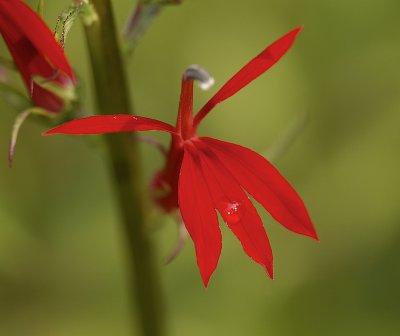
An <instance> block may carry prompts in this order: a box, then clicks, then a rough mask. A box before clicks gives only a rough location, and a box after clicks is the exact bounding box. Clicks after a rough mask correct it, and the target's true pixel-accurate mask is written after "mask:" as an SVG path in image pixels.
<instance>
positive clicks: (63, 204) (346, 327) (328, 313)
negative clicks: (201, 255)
mask: <svg viewBox="0 0 400 336" xmlns="http://www.w3.org/2000/svg"><path fill="white" fill-rule="evenodd" d="M30 3H33V2H30ZM67 4H68V1H64V0H63V1H47V5H46V12H45V15H46V20H47V22H48V23H49V24H50V26H54V25H55V21H56V17H57V14H58V13H59V12H60V11H61V10H62V9H63V8H64V7H65V6H66V5H67ZM114 7H115V10H116V14H117V19H118V22H119V26H120V28H121V29H122V27H123V23H124V20H125V18H126V16H127V13H128V12H129V11H130V10H131V8H132V7H133V1H128V0H119V1H114ZM399 11H400V3H399V2H398V1H397V0H382V1H361V0H348V1H340V0H339V1H329V0H322V1H320V0H305V1H300V2H297V1H292V0H279V1H278V0H268V1H265V0H251V1H247V2H244V1H236V2H235V1H223V0H202V1H198V0H197V1H196V0H187V1H185V2H184V3H183V4H182V5H181V6H179V7H169V8H167V9H166V10H165V11H164V12H163V13H162V15H160V17H159V18H158V19H157V20H156V21H155V23H154V25H153V26H152V27H151V29H150V31H149V32H148V33H147V34H146V36H145V37H144V38H143V40H142V41H141V43H140V46H139V47H138V49H137V52H136V54H135V57H134V58H133V59H132V60H131V61H130V63H129V67H128V71H129V76H130V79H131V84H132V85H131V87H132V92H133V99H134V101H135V105H136V110H137V112H138V114H140V115H144V116H149V117H156V118H159V119H161V120H165V121H170V122H173V120H174V118H175V116H176V110H177V104H178V98H179V89H180V76H181V74H182V71H183V70H184V69H185V67H186V66H187V65H189V64H192V63H197V64H201V65H203V66H205V67H206V68H208V69H209V70H210V72H211V73H212V74H213V75H214V76H215V78H216V80H217V85H216V86H215V88H213V89H212V92H215V91H216V89H217V88H218V87H219V85H221V84H222V83H223V82H224V81H225V80H226V79H228V78H229V77H230V75H232V74H233V73H234V72H235V71H236V70H238V69H239V67H240V66H242V65H243V64H244V63H245V62H246V61H248V60H249V59H250V58H251V57H253V56H254V55H256V54H257V53H258V52H259V51H261V50H262V49H263V48H264V47H265V46H266V45H268V44H269V43H270V42H272V41H273V40H275V39H276V38H278V37H279V36H281V35H283V34H284V33H285V32H287V31H289V30H290V29H292V28H293V27H295V26H297V25H299V24H304V25H305V29H304V31H303V32H302V34H301V36H300V37H299V39H298V41H297V42H296V44H295V46H294V47H293V49H292V50H291V51H290V53H289V54H288V55H287V56H285V57H284V58H283V60H282V61H281V62H280V63H279V64H278V65H277V66H276V67H274V68H273V69H272V70H270V71H269V72H268V73H267V74H266V75H264V76H263V77H261V78H260V79H258V80H257V81H256V82H255V83H253V84H251V86H249V87H247V88H246V89H245V90H243V91H242V92H241V93H240V94H238V95H236V96H235V97H233V98H232V99H230V100H229V101H228V102H225V103H223V104H222V105H221V106H219V107H218V108H217V109H216V110H215V111H213V112H212V114H211V115H210V116H209V117H208V118H207V120H206V122H205V123H204V124H203V126H202V129H201V133H202V134H208V135H211V136H213V135H214V136H216V135H217V136H218V137H219V138H221V139H223V140H228V141H233V142H235V143H241V144H243V145H246V146H248V147H251V148H254V149H256V150H257V151H260V152H262V151H264V150H266V149H268V148H269V146H271V144H273V142H274V141H275V140H276V139H277V138H278V137H279V136H280V135H281V134H282V132H284V130H285V129H286V127H287V126H288V125H289V124H290V123H291V122H293V120H294V119H296V117H297V116H299V115H300V114H301V113H304V112H307V113H308V114H309V122H308V124H307V126H306V128H305V130H304V132H303V133H302V134H301V136H300V137H299V138H298V141H297V142H296V143H295V144H294V145H293V146H292V147H291V148H290V150H289V151H287V152H286V153H285V155H284V156H283V157H282V158H281V159H280V160H279V162H278V164H277V165H278V168H279V169H280V170H281V172H282V173H283V174H284V175H285V176H286V177H287V178H288V179H289V181H291V182H292V184H293V185H294V186H295V187H296V189H297V190H298V191H299V193H300V194H301V195H302V196H303V198H304V200H305V202H306V204H307V205H308V208H309V210H310V212H311V215H312V218H313V220H314V223H315V225H316V227H317V231H318V233H319V236H320V240H321V242H320V243H319V244H317V243H315V242H313V241H311V240H309V239H306V238H300V237H297V236H295V235H293V234H291V233H288V232H286V231H285V230H284V229H282V228H280V227H279V226H278V225H277V224H276V223H274V222H273V221H272V220H271V219H270V218H269V217H268V216H267V215H266V213H265V212H264V211H261V214H262V216H263V219H264V223H265V226H266V228H267V231H268V233H269V234H270V238H271V242H272V245H273V248H274V251H275V273H276V279H275V280H274V281H273V282H272V281H270V280H269V279H268V278H267V276H266V275H265V274H263V271H262V270H261V268H260V267H258V266H256V264H254V263H253V262H251V261H249V260H248V258H247V257H246V256H245V255H244V253H242V251H241V247H240V244H239V243H238V242H237V241H236V239H234V237H233V235H232V234H230V232H228V230H226V229H224V230H223V231H224V232H223V234H224V248H223V253H222V257H221V260H220V265H219V268H218V269H217V271H216V273H215V275H214V276H213V279H212V281H211V284H210V287H209V288H208V289H207V290H204V288H203V285H202V283H201V280H200V276H199V274H198V270H197V266H196V263H195V256H194V249H193V248H192V246H191V245H192V244H191V242H189V243H188V244H187V246H186V248H185V249H184V251H183V253H182V255H180V256H179V258H178V259H177V260H176V261H175V262H174V263H172V264H171V265H169V266H166V267H163V266H162V262H163V257H164V256H165V255H166V254H167V252H168V251H169V248H170V246H172V245H173V243H174V239H175V234H176V227H175V225H174V223H173V221H172V220H171V219H169V218H168V217H165V216H163V215H161V214H159V213H157V212H154V211H153V212H154V213H152V224H153V225H152V229H153V230H154V238H155V240H156V247H157V249H158V254H159V261H160V267H162V270H161V274H162V281H163V287H164V291H165V295H166V305H167V308H168V317H169V319H170V329H171V335H176V336H183V335H191V336H197V335H204V334H207V335H221V334H229V335H244V334H247V335H275V336H286V335H287V336H289V335H294V334H296V335H308V336H310V335H328V336H329V335H376V334H385V335H386V336H390V335H397V333H398V330H399V328H400V322H399V320H398V316H399V314H400V303H399V302H400V290H399V288H398V284H399V283H400V267H399V262H398V256H399V253H400V226H399V221H400V210H399V200H400V189H399V185H400V178H399V173H398V172H399V168H400V159H399V144H400V132H399V125H400V113H399V108H400V67H399V66H398V62H399V61H398V60H399V59H400V43H399V36H400V24H399V20H398V13H399ZM0 50H1V53H2V55H4V54H5V47H4V43H1V46H0ZM67 53H68V55H69V57H70V59H71V62H72V64H73V65H74V67H75V68H76V70H77V71H78V73H79V74H80V76H81V78H84V81H83V83H82V85H83V90H84V91H85V94H86V101H85V107H86V109H87V111H88V112H90V111H91V110H92V107H93V102H92V95H91V89H90V81H89V80H88V78H90V74H89V69H88V63H87V62H88V60H87V54H86V50H85V43H84V39H83V36H82V31H81V27H80V26H79V24H77V25H76V26H74V27H73V29H72V32H71V34H70V37H69V39H68V40H67ZM212 92H205V93H204V92H199V90H198V91H197V92H196V93H195V94H196V105H197V106H198V107H200V106H201V104H202V103H204V102H205V101H206V100H207V98H208V97H210V96H211V94H212ZM0 108H1V118H2V122H1V125H0V155H1V157H2V158H3V159H2V160H1V163H0V334H1V335H10V336H14V335H15V336H17V335H18V336H19V335H30V336H54V335H57V336H64V335H98V336H102V335H104V336H105V335H129V334H130V328H131V321H132V320H133V323H134V324H135V316H134V315H135V314H132V313H131V312H130V310H129V303H128V295H127V288H128V286H127V283H126V278H125V275H126V273H125V270H124V265H125V260H124V256H125V254H124V252H125V251H124V249H123V248H121V243H122V242H123V239H122V238H121V232H120V231H119V227H118V224H117V220H118V218H117V210H116V207H115V203H114V200H113V195H112V189H111V185H110V182H109V179H108V175H107V172H106V167H105V160H104V152H103V150H102V148H101V146H99V145H98V144H96V143H93V144H89V145H87V144H86V143H85V142H83V141H81V139H78V138H73V137H66V136H64V137H63V136H58V137H52V138H43V137H41V136H40V134H41V132H42V131H44V129H45V127H44V126H43V125H40V124H36V123H34V122H28V123H26V124H25V125H24V126H23V130H22V132H21V136H20V139H19V144H18V148H17V154H16V159H15V164H14V168H13V169H11V170H10V169H9V168H8V166H7V146H8V140H9V134H10V131H11V127H12V122H13V119H14V117H15V111H13V110H12V109H10V108H9V107H8V106H6V105H5V103H4V101H0ZM110 112H115V113H118V111H110ZM155 136H156V137H158V138H159V139H161V140H162V141H165V142H167V141H168V140H169V139H168V138H167V137H166V136H162V135H161V136H159V135H155ZM1 153H2V154H1ZM142 154H143V157H144V160H145V171H146V177H147V179H150V177H151V175H152V174H153V172H154V171H155V170H156V169H157V168H158V167H159V165H160V164H161V162H162V160H161V158H160V156H159V154H158V153H157V152H156V151H155V150H154V149H152V148H150V147H148V146H147V145H143V146H142ZM146 183H148V181H146ZM149 211H150V210H149Z"/></svg>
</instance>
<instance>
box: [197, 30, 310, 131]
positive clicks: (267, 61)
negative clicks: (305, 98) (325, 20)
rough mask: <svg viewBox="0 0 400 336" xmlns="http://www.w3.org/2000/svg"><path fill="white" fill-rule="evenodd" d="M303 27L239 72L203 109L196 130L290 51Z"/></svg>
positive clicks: (282, 39) (269, 47) (279, 41)
mask: <svg viewBox="0 0 400 336" xmlns="http://www.w3.org/2000/svg"><path fill="white" fill-rule="evenodd" d="M302 29H303V27H298V28H296V29H293V30H292V31H290V32H289V33H287V34H286V35H285V36H283V37H281V38H280V39H278V40H277V41H275V42H274V43H272V44H271V45H270V46H268V47H267V48H266V49H265V50H264V51H263V52H261V53H260V54H259V55H257V56H256V57H255V58H253V59H252V60H251V61H250V62H249V63H247V64H246V65H245V66H244V67H243V68H242V69H240V70H239V72H237V73H236V74H235V75H234V76H233V77H232V78H231V79H230V80H228V81H227V82H226V83H225V84H224V85H223V86H222V88H221V89H219V91H218V92H217V93H216V94H215V95H214V96H213V97H212V98H211V99H210V100H209V101H208V102H207V103H206V104H205V105H204V106H203V107H202V109H201V110H200V111H199V113H198V114H197V115H196V116H195V118H194V127H195V128H196V127H197V126H198V125H199V123H200V122H201V120H202V119H203V118H204V117H205V116H206V115H207V114H208V112H210V111H211V110H212V109H213V108H214V107H215V105H217V104H219V103H220V102H222V101H224V100H225V99H228V98H229V97H231V96H233V95H234V94H235V93H236V92H238V91H239V90H241V89H242V88H244V87H245V86H246V85H247V84H249V83H250V82H252V81H253V80H254V79H256V78H257V77H258V76H260V75H261V74H263V73H264V72H265V71H267V70H268V69H269V68H270V67H272V66H273V65H274V64H275V63H276V62H278V61H279V59H280V58H281V57H282V56H283V55H284V54H285V53H286V52H287V51H288V50H289V48H290V47H291V46H292V44H293V42H294V41H295V39H296V37H297V35H298V34H299V32H300V31H301V30H302Z"/></svg>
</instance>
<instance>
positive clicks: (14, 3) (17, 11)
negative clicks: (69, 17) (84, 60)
mask: <svg viewBox="0 0 400 336" xmlns="http://www.w3.org/2000/svg"><path fill="white" fill-rule="evenodd" d="M0 12H1V13H3V14H2V15H1V21H3V23H4V24H3V25H1V26H2V30H3V28H4V29H6V26H8V27H11V28H12V30H13V33H12V34H7V35H8V36H10V37H11V38H12V40H13V43H16V41H18V40H19V39H21V37H26V38H27V39H28V40H29V41H30V42H31V43H32V45H33V46H34V47H35V48H36V49H37V51H38V54H40V55H44V56H46V58H47V59H48V61H49V62H50V63H51V64H52V65H53V66H54V67H55V68H57V69H59V70H61V71H62V72H64V73H65V74H66V75H67V76H68V77H70V78H74V74H73V71H72V69H71V67H70V65H69V63H68V61H67V58H66V57H65V54H64V50H63V48H62V47H61V46H60V45H59V44H58V43H57V41H56V40H55V39H54V35H53V33H52V31H51V30H50V29H49V27H48V26H47V25H46V24H45V22H44V21H43V20H42V19H41V17H40V16H39V15H38V14H37V13H36V12H35V11H33V10H32V9H31V8H30V7H29V6H27V5H26V4H25V3H23V2H22V1H20V0H8V1H0ZM7 23H11V26H9V25H8V24H7ZM3 26H4V27H3Z"/></svg>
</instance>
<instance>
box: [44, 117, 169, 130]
mask: <svg viewBox="0 0 400 336" xmlns="http://www.w3.org/2000/svg"><path fill="white" fill-rule="evenodd" d="M133 131H164V132H168V133H175V128H174V127H173V126H171V125H169V124H166V123H164V122H162V121H159V120H155V119H150V118H145V117H137V116H132V115H127V114H116V115H96V116H91V117H86V118H80V119H75V120H72V121H70V122H67V123H65V124H62V125H60V126H57V127H55V128H53V129H51V130H49V131H47V132H45V133H44V135H52V134H75V135H78V134H104V133H118V132H133Z"/></svg>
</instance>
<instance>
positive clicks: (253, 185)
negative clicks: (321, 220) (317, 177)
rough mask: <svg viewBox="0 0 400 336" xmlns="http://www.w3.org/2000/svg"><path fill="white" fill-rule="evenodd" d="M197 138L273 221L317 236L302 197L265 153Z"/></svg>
mask: <svg viewBox="0 0 400 336" xmlns="http://www.w3.org/2000/svg"><path fill="white" fill-rule="evenodd" d="M200 139H201V141H203V142H204V143H206V144H207V146H208V147H209V148H210V149H211V150H212V151H213V152H214V153H215V155H217V156H218V157H219V158H220V160H221V162H223V163H224V166H225V167H226V168H227V169H228V170H229V171H230V172H231V174H232V175H233V176H234V177H235V178H236V179H237V181H238V182H239V183H240V185H241V186H242V187H243V188H244V189H245V190H246V191H247V192H248V193H249V194H250V195H252V196H253V197H254V198H255V199H256V200H257V202H259V203H260V204H262V206H263V207H264V208H265V209H266V210H267V211H268V212H269V213H270V214H271V216H272V217H273V218H274V219H275V220H276V221H278V222H279V223H281V224H282V225H283V226H284V227H286V228H287V229H288V230H290V231H293V232H295V233H298V234H302V235H305V236H309V237H311V238H314V239H318V237H317V234H316V232H315V229H314V226H313V224H312V222H311V219H310V216H309V214H308V212H307V209H306V207H305V205H304V203H303V201H302V199H301V198H300V196H299V195H298V194H297V192H296V191H295V190H294V189H293V188H292V186H291V185H290V184H289V183H288V182H287V181H286V179H285V178H284V177H283V176H282V175H281V174H280V173H279V172H278V171H277V170H276V169H275V168H274V166H272V164H271V163H269V162H268V161H267V160H266V159H265V158H264V157H262V156H261V155H259V154H257V153H256V152H253V151H252V150H250V149H248V148H245V147H242V146H239V145H235V144H232V143H229V142H224V141H220V140H216V139H212V138H200Z"/></svg>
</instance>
